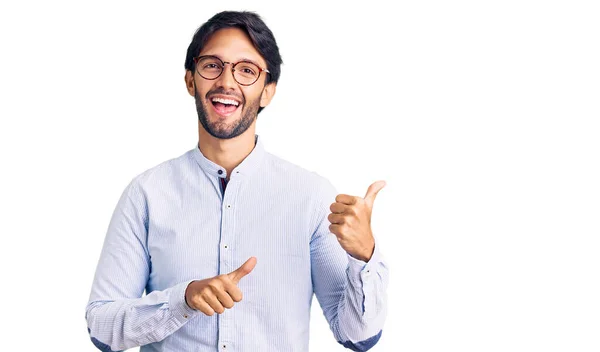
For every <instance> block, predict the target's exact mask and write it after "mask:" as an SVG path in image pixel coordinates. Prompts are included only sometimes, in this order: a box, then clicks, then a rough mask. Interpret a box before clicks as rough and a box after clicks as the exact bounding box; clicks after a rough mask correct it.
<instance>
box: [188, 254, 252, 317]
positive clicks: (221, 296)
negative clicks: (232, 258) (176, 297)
mask: <svg viewBox="0 0 600 352" xmlns="http://www.w3.org/2000/svg"><path fill="white" fill-rule="evenodd" d="M254 266H256V258H255V257H250V259H248V260H246V262H245V263H244V264H242V266H240V267H239V268H237V269H236V270H234V271H232V272H230V273H229V274H223V275H219V276H215V277H212V278H210V279H204V280H199V281H192V282H191V283H190V284H189V285H188V287H187V288H186V290H185V302H186V303H187V305H188V306H190V308H192V309H196V310H199V311H201V312H202V313H204V314H206V315H209V316H211V315H213V314H215V312H217V313H219V314H221V313H223V312H224V311H225V308H232V307H233V305H234V303H233V302H239V301H241V300H242V291H240V289H239V288H238V287H237V284H238V283H239V282H240V279H241V278H243V277H244V276H246V275H248V274H249V273H250V272H251V271H252V269H254Z"/></svg>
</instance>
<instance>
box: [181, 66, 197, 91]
mask: <svg viewBox="0 0 600 352" xmlns="http://www.w3.org/2000/svg"><path fill="white" fill-rule="evenodd" d="M184 79H185V88H186V89H187V91H188V93H190V95H191V96H193V97H194V96H196V94H195V93H196V92H195V89H194V88H195V87H196V82H194V74H193V73H192V71H190V70H186V71H185V77H184Z"/></svg>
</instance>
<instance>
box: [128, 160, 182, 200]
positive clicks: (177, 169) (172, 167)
mask: <svg viewBox="0 0 600 352" xmlns="http://www.w3.org/2000/svg"><path fill="white" fill-rule="evenodd" d="M192 162H193V157H192V150H189V151H187V152H185V153H184V154H182V155H180V156H178V157H175V158H172V159H169V160H165V161H163V162H161V163H159V164H157V165H154V166H152V167H150V168H148V169H146V170H144V171H143V172H141V173H139V174H138V175H136V176H135V177H133V178H132V179H131V181H130V183H129V186H128V188H129V189H130V190H131V191H133V192H142V193H144V191H145V190H148V189H154V188H156V187H161V186H164V185H166V184H169V183H171V182H172V181H173V180H174V179H176V178H178V177H180V176H181V173H182V172H183V171H184V170H185V169H188V168H189V167H190V164H191V163H192Z"/></svg>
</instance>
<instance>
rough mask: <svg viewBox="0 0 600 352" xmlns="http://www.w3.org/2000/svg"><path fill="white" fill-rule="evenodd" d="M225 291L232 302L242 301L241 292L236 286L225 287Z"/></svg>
mask: <svg viewBox="0 0 600 352" xmlns="http://www.w3.org/2000/svg"><path fill="white" fill-rule="evenodd" d="M225 291H226V292H227V294H228V295H229V297H231V299H232V300H233V301H234V302H240V301H241V300H242V290H240V288H239V287H237V286H236V285H231V286H229V287H227V286H226V290H225Z"/></svg>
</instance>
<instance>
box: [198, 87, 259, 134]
mask: <svg viewBox="0 0 600 352" xmlns="http://www.w3.org/2000/svg"><path fill="white" fill-rule="evenodd" d="M210 94H224V95H227V93H226V92H225V90H223V89H215V90H211V91H209V92H208V93H206V96H207V97H208V96H209V95H210ZM229 95H231V94H229ZM235 96H236V97H238V98H240V99H241V100H242V108H243V110H242V111H241V115H242V116H241V118H240V119H239V120H236V121H233V122H232V123H229V124H228V123H226V122H221V121H216V122H210V121H209V120H208V108H207V107H206V106H205V105H204V102H205V101H208V99H202V98H200V94H198V90H197V89H196V87H194V98H195V99H196V111H197V112H198V120H199V121H200V123H201V124H202V127H204V129H205V130H206V132H208V133H209V134H210V135H211V136H213V137H215V138H219V139H231V138H235V137H237V136H239V135H241V134H242V133H244V132H246V130H247V129H248V128H249V127H250V126H251V125H252V122H254V119H255V118H257V114H258V108H259V107H260V98H261V97H262V93H261V95H260V96H259V97H258V98H257V99H256V100H254V101H252V102H250V103H249V104H246V99H245V98H244V97H240V96H237V95H235ZM209 104H211V103H210V102H209ZM238 109H239V108H238Z"/></svg>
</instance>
